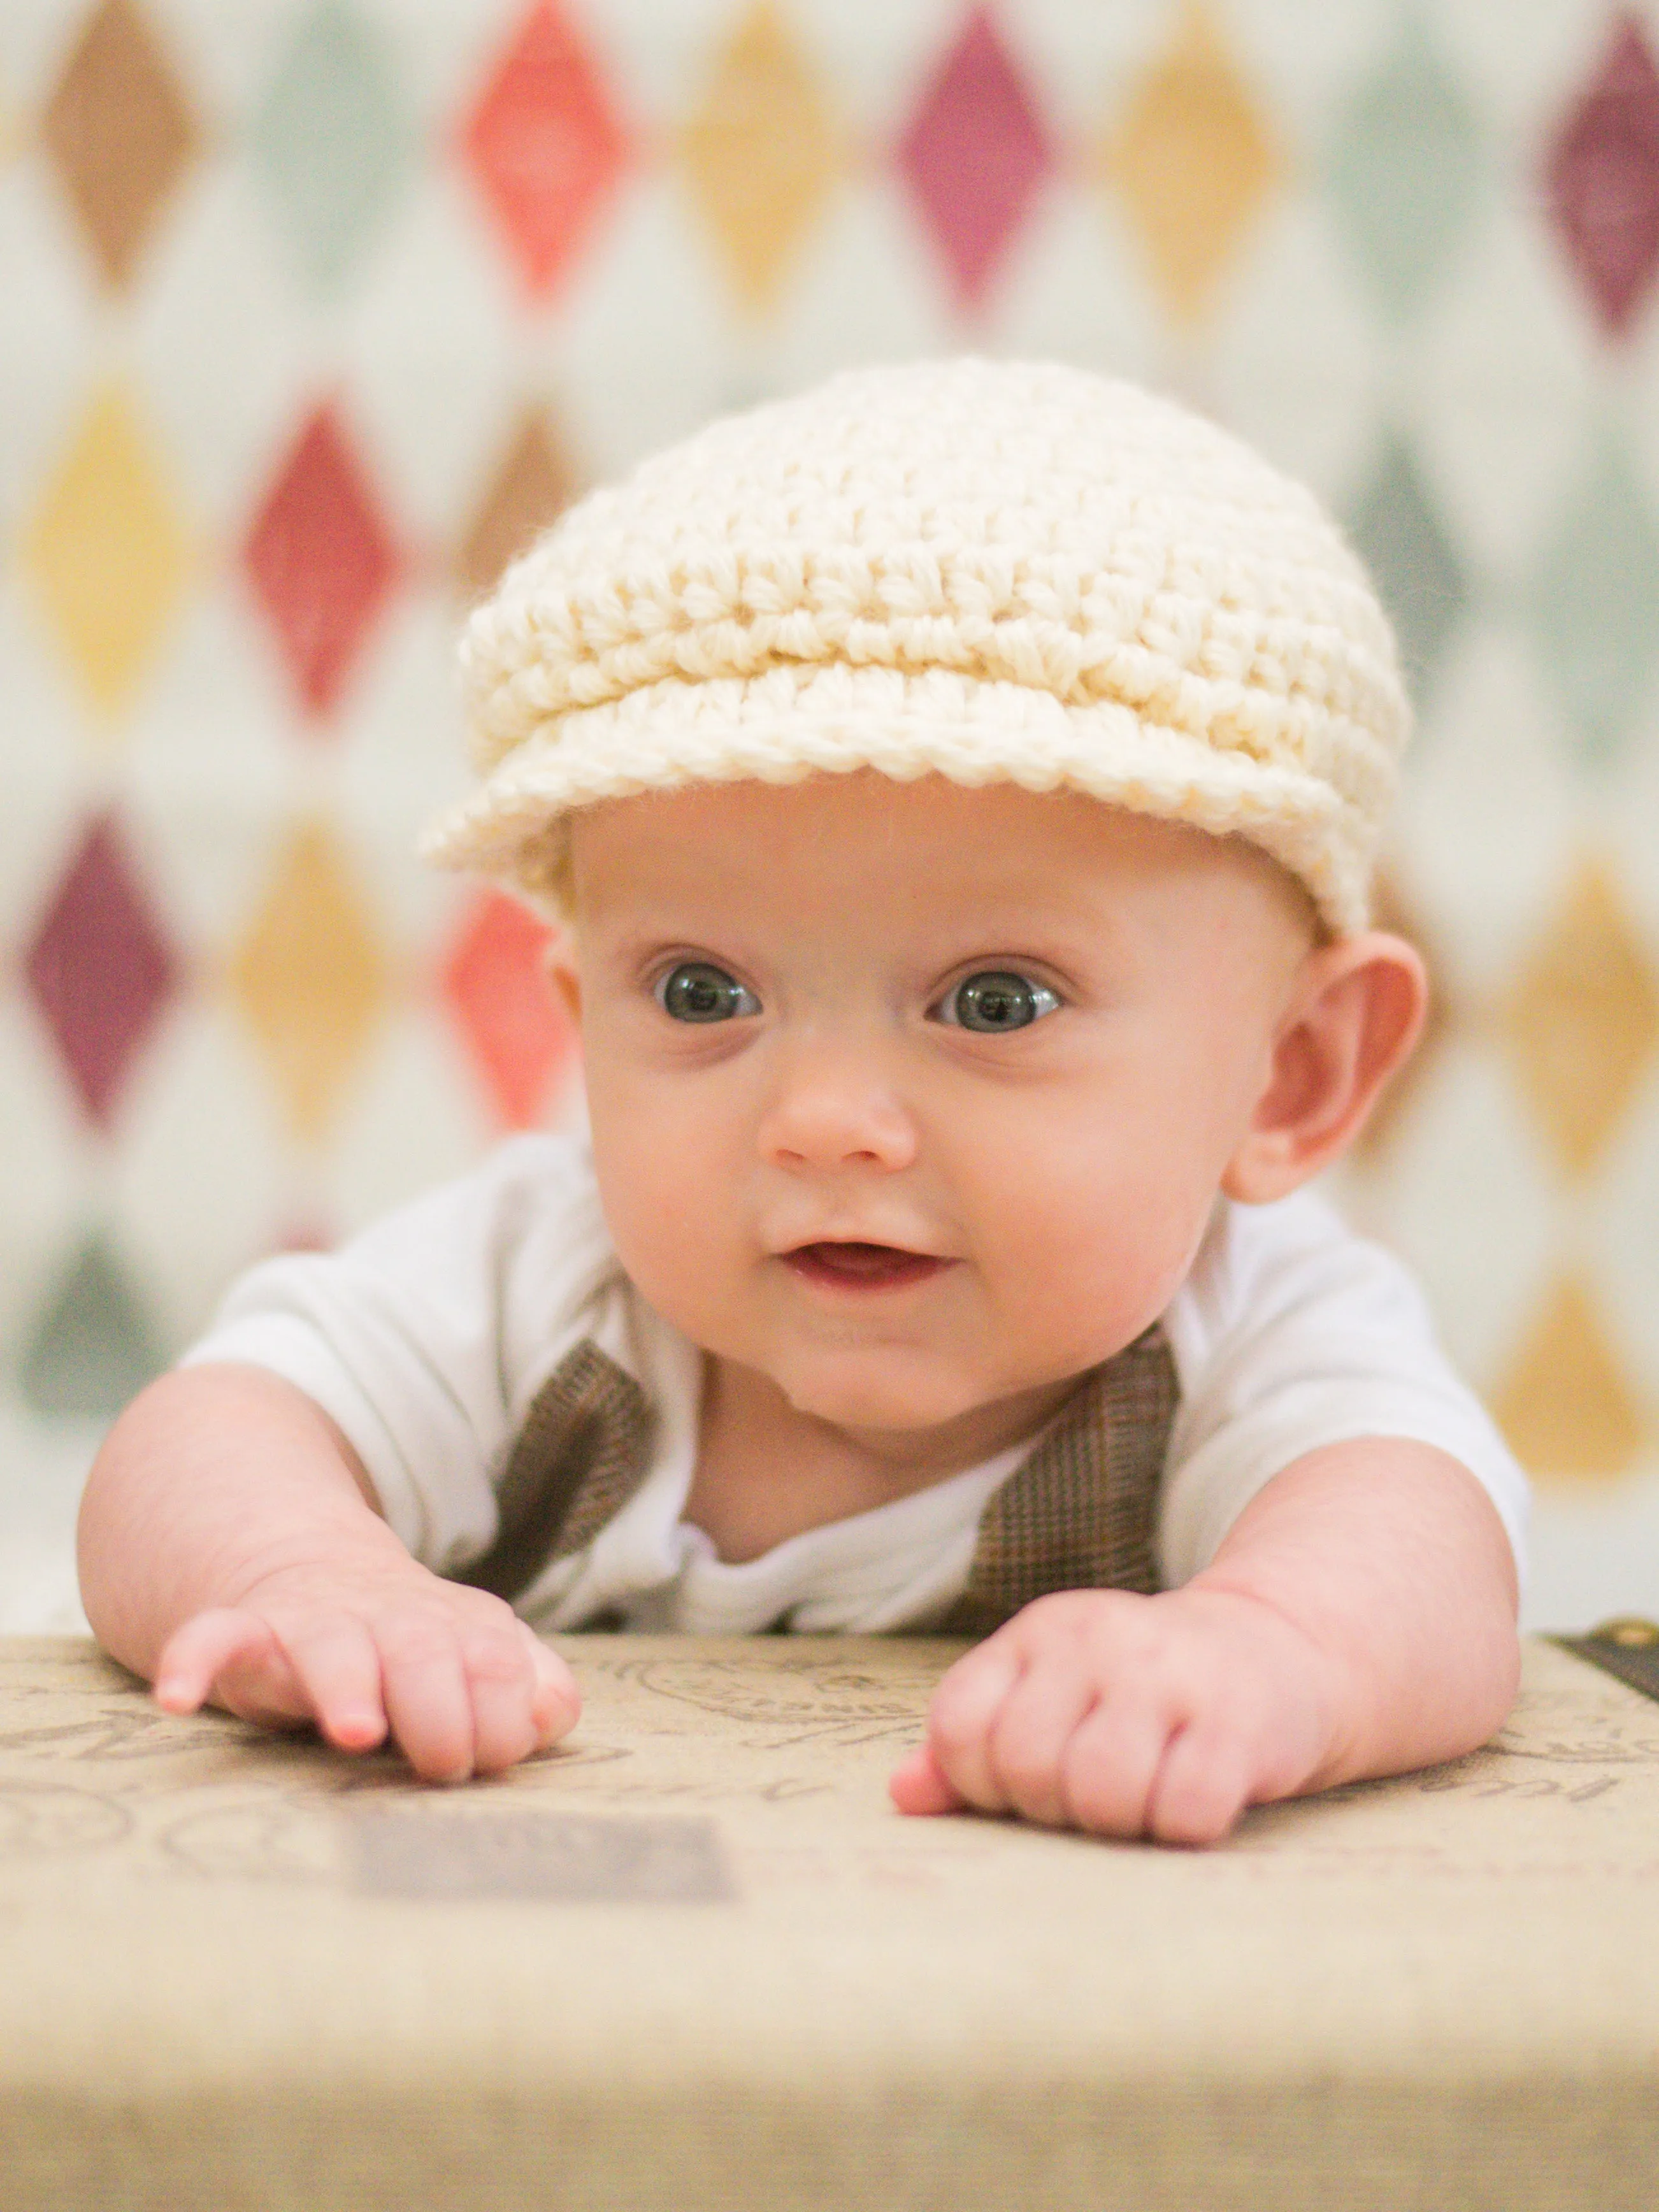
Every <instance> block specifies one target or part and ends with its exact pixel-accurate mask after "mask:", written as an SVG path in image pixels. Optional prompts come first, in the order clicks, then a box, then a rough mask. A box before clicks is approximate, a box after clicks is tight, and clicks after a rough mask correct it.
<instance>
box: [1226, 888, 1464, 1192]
mask: <svg viewBox="0 0 1659 2212" xmlns="http://www.w3.org/2000/svg"><path fill="white" fill-rule="evenodd" d="M1428 999H1429V986H1428V978H1427V976H1426V975H1425V972H1424V968H1423V962H1422V957H1421V956H1420V955H1419V952H1418V951H1417V950H1416V948H1415V947H1414V946H1413V945H1408V944H1407V942H1406V940H1405V939H1404V938H1403V937H1393V936H1390V935H1389V934H1388V933H1386V932H1385V931H1383V930H1370V931H1367V932H1366V933H1365V934H1364V936H1361V937H1350V938H1346V939H1343V941H1342V942H1341V943H1340V944H1338V945H1321V946H1319V947H1318V948H1317V949H1316V951H1312V952H1310V954H1309V955H1308V957H1307V959H1306V960H1305V961H1304V963H1303V965H1302V968H1301V969H1300V970H1299V972H1298V974H1297V981H1296V987H1295V988H1294V990H1293V992H1292V994H1291V1000H1290V1002H1289V1004H1288V1006H1286V1008H1285V1013H1284V1015H1283V1016H1282V1018H1281V1019H1280V1022H1279V1027H1278V1029H1277V1030H1276V1031H1275V1032H1274V1036H1273V1050H1272V1055H1271V1058H1270V1060H1269V1063H1268V1069H1267V1082H1266V1084H1265V1085H1264V1087H1263V1090H1262V1093H1261V1097H1260V1099H1259V1100H1258V1101H1257V1103H1256V1109H1255V1115H1253V1117H1252V1119H1251V1123H1250V1127H1249V1133H1248V1134H1247V1135H1246V1137H1245V1139H1244V1140H1243V1143H1242V1144H1241V1145H1240V1146H1239V1147H1238V1149H1237V1152H1235V1153H1234V1154H1233V1157H1232V1158H1231V1160H1230V1161H1229V1162H1228V1164H1227V1171H1226V1173H1225V1175H1224V1176H1223V1177H1222V1179H1221V1188H1223V1190H1224V1191H1225V1192H1226V1194H1227V1195H1228V1197H1229V1198H1237V1199H1240V1200H1243V1201H1244V1202H1245V1203H1246V1204H1248V1205H1256V1206H1259V1205H1262V1204H1264V1203H1265V1202H1266V1201H1267V1200H1270V1199H1275V1198H1283V1197H1285V1195H1286V1194H1287V1193H1288V1192H1290V1191H1292V1190H1294V1189H1295V1188H1297V1185H1298V1184H1299V1183H1304V1182H1307V1181H1308V1180H1309V1178H1310V1176H1316V1175H1317V1174H1318V1173H1319V1171H1320V1170H1321V1169H1322V1168H1324V1167H1328V1166H1329V1164H1330V1163H1331V1162H1332V1161H1333V1160H1334V1159H1335V1158H1338V1156H1339V1155H1340V1153H1342V1152H1346V1149H1347V1147H1348V1146H1350V1145H1351V1144H1352V1142H1353V1140H1354V1139H1355V1138H1356V1137H1357V1136H1358V1134H1359V1132H1360V1130H1361V1129H1362V1128H1363V1127H1364V1122H1365V1117H1366V1115H1368V1114H1369V1113H1370V1110H1371V1108H1372V1106H1373V1105H1374V1104H1375V1103H1376V1097H1377V1094H1378V1092H1379V1091H1381V1090H1382V1088H1383V1085H1384V1084H1385V1083H1386V1082H1387V1081H1388V1079H1389V1077H1390V1076H1391V1075H1392V1074H1393V1073H1394V1072H1395V1068H1397V1067H1398V1066H1400V1065H1401V1062H1402V1061H1403V1060H1406V1059H1407V1057H1408V1056H1409V1054H1410V1052H1411V1048H1412V1047H1413V1045H1414V1044H1415V1043H1416V1042H1417V1038H1418V1034H1419V1030H1421V1029H1422V1026H1423V1017H1424V1014H1425V1012H1426V1010H1427V1007H1428Z"/></svg>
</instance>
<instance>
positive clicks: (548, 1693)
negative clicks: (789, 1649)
mask: <svg viewBox="0 0 1659 2212" xmlns="http://www.w3.org/2000/svg"><path fill="white" fill-rule="evenodd" d="M79 1541H80V1565H81V1586H82V1600H83V1602H84V1603H85V1606H86V1610H87V1617H88V1620H89V1621H90V1622H91V1624H92V1626H93V1629H94V1632H95V1633H96V1635H97V1637H98V1638H99V1640H100V1643H101V1644H103V1645H104V1647H105V1649H106V1650H108V1651H110V1652H111V1653H112V1655H113V1656H115V1657H116V1658H117V1659H118V1660H120V1661H121V1662H123V1664H124V1665H125V1666H128V1667H130V1668H132V1669H133V1671H134V1672H135V1673H137V1674H143V1675H144V1676H146V1677H147V1678H148V1679H149V1680H152V1681H153V1682H154V1683H155V1694H156V1697H157V1699H159V1701H160V1702H161V1704H162V1705H165V1706H166V1707H167V1710H168V1711H170V1712H179V1713H185V1712H193V1711H196V1709H197V1707H198V1706H199V1705H202V1704H203V1703H204V1702H205V1701H206V1700H208V1699H212V1700H213V1702H215V1703H216V1704H218V1705H222V1706H224V1707H225V1708H226V1709H227V1711H230V1712H233V1713H237V1714H240V1716H241V1717H243V1718H245V1719H247V1720H253V1721H258V1722H262V1723H265V1724H267V1725H270V1726H276V1727H287V1726H292V1725H295V1724H296V1723H304V1722H307V1721H314V1722H315V1723H316V1724H317V1726H318V1727H319V1729H321V1731H322V1733H323V1734H324V1735H325V1736H326V1737H327V1739H328V1740H329V1741H330V1742H331V1743H333V1744H336V1745H337V1746H338V1747H340V1748H341V1749H342V1750H345V1751H365V1750H368V1749H370V1748H372V1747H374V1745H376V1744H378V1743H380V1742H381V1741H384V1740H385V1738H386V1736H387V1735H391V1736H392V1738H393V1739H394V1740H395V1741H397V1742H398V1744H399V1745H400V1746H401V1747H402V1748H403V1750H404V1753H405V1755H406V1756H407V1757H408V1759H409V1760H410V1764H411V1765H413V1766H414V1767H415V1769H416V1771H417V1772H418V1773H419V1774H421V1775H422V1776H423V1777H424V1778H426V1779H427V1780H428V1781H434V1782H441V1781H457V1780H459V1779H461V1778H464V1777H465V1776H466V1775H468V1774H472V1773H480V1774H483V1773H493V1772H495V1771H498V1770H499V1769H501V1768H503V1767H506V1766H510V1765H513V1762H514V1761H515V1760H517V1759H522V1758H524V1757H525V1755H526V1753H529V1752H531V1751H533V1750H536V1749H538V1748H542V1747H545V1746H546V1745H548V1744H550V1743H552V1742H554V1741H556V1740H557V1738H558V1737H560V1736H561V1735H563V1734H564V1733H565V1732H566V1730H567V1729H569V1728H570V1727H571V1726H572V1725H573V1723H574V1721H575V1718H576V1713H577V1708H578V1699H577V1693H576V1688H575V1685H574V1681H573V1680H572V1679H571V1676H570V1674H569V1671H568V1668H566V1667H565V1666H564V1665H563V1663H562V1661H560V1660H559V1659H557V1658H556V1656H554V1654H553V1653H552V1652H550V1650H547V1648H546V1647H545V1646H544V1644H541V1643H540V1642H539V1641H538V1638H536V1637H535V1636H534V1635H533V1633H532V1632H531V1630H530V1629H529V1628H528V1627H526V1626H525V1624H524V1623H523V1622H522V1621H520V1620H517V1619H516V1618H515V1617H514V1615H513V1612H512V1610H511V1608H510V1607H507V1605H505V1604H503V1603H502V1601H501V1600H500V1599H499V1598H495V1597H492V1596H490V1595H489V1594H488V1593H487V1592H485V1591H483V1590H477V1589H468V1588H465V1586H463V1585H462V1584H459V1583H449V1582H445V1581H443V1580H442V1579H441V1577H438V1576H436V1575H435V1574H433V1573H431V1572H430V1571H428V1569H427V1568H425V1567H423V1566H422V1565H420V1564H419V1563H418V1562H417V1561H416V1560H415V1559H411V1558H410V1554H409V1553H408V1552H407V1551H406V1550H405V1549H404V1547H403V1545H402V1544H401V1543H400V1542H399V1541H398V1538H397V1537H396V1536H395V1535H394V1534H393V1533H392V1530H391V1528H388V1527H387V1525H386V1522H385V1521H384V1520H383V1519H382V1518H381V1517H380V1513H379V1511H378V1510H377V1505H376V1501H375V1498H374V1487H373V1485H372V1484H371V1482H370V1480H369V1478H368V1474H366V1472H365V1471H364V1468H363V1466H362V1461H361V1460H360V1459H359V1457H358V1455H357V1454H356V1452H355V1451H354V1450H353V1449H352V1448H351V1446H350V1444H349V1443H348V1442H347V1441H346V1438H345V1437H344V1436H343V1434H342V1433H341V1431H340V1430H339V1429H338V1428H337V1426H336V1425H335V1424H334V1423H333V1421H331V1419H329V1417H328V1416H327V1415H326V1414H325V1413H323V1412H322V1410H321V1409H320V1408H319V1407H318V1406H316V1405H315V1404H313V1401H311V1400H310V1399H309V1398H307V1396H306V1395H304V1393H303V1392H301V1390H299V1389H296V1388H295V1386H294V1385H293V1384H292V1383H287V1382H284V1381H283V1380H282V1378H281V1377H279V1376H276V1375H275V1374H271V1373H269V1372H266V1371H265V1370H262V1369H259V1368H257V1367H252V1366H241V1365H234V1364H228V1363H227V1364H203V1365H198V1366H193V1367H186V1368H183V1369H180V1370H177V1371H175V1372H174V1373H173V1374H170V1375H166V1376H162V1377H161V1381H160V1382H158V1383H154V1384H152V1385H151V1387H150V1388H149V1389H148V1390H146V1391H145V1392H144V1393H143V1395H142V1396H141V1397H139V1398H137V1399H136V1400H135V1401H134V1402H133V1403H132V1404H131V1406H130V1407H128V1408H127V1410H126V1412H125V1413H124V1414H123V1415H122V1416H121V1418H120V1419H119V1420H118V1422H117V1423H116V1424H115V1426H114V1427H113V1428H112V1430H111V1431H110V1434H109V1436H108V1437H107V1439H106V1442H105V1444H104V1447H103V1449H102V1450H101V1451H100V1453H99V1455H98V1458H97V1461H96V1462H95V1464H94V1468H93V1470H92V1474H91V1475H90V1477H89V1478H88V1484H87V1490H86V1495H85V1498H84V1499H83V1501H82V1508H81V1524H80V1540H79Z"/></svg>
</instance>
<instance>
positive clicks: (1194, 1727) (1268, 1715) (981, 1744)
mask: <svg viewBox="0 0 1659 2212" xmlns="http://www.w3.org/2000/svg"><path fill="white" fill-rule="evenodd" d="M1337 1690H1338V1686H1337V1685H1336V1684H1335V1682H1334V1680H1333V1679H1332V1671H1331V1662H1329V1661H1328V1659H1327V1658H1326V1657H1325V1656H1324V1655H1323V1654H1322V1652H1321V1650H1320V1649H1319V1647H1318V1646H1317V1645H1316V1644H1315V1643H1314V1642H1313V1640H1312V1639H1311V1638H1310V1637H1309V1636H1308V1635H1307V1634H1306V1633H1305V1632H1304V1631H1303V1630H1301V1629H1299V1628H1297V1626H1295V1625H1294V1624H1293V1623H1292V1622H1291V1621H1290V1620H1286V1619H1285V1617H1284V1615H1282V1614H1281V1613H1277V1612H1275V1611H1274V1610H1273V1608H1272V1607H1270V1606H1267V1605H1266V1604H1264V1603H1263V1602H1262V1601H1260V1600H1259V1599H1256V1598H1252V1597H1247V1596H1244V1595H1240V1594H1237V1593H1235V1592H1233V1591H1231V1590H1221V1589H1197V1588H1192V1589H1179V1590H1170V1591H1167V1592H1165V1593H1164V1594H1163V1595H1159V1596H1157V1597H1139V1596H1135V1595H1132V1594H1131V1593H1129V1592H1127V1591H1125V1590H1063V1591H1059V1592H1057V1593H1055V1595H1053V1596H1051V1597H1043V1598H1039V1599H1037V1600H1036V1602H1035V1603H1034V1604H1031V1605H1028V1606H1027V1607H1025V1608H1024V1611H1023V1612H1021V1613H1017V1614H1016V1615H1015V1617H1014V1618H1013V1620H1011V1621H1009V1622H1007V1623H1006V1626H1003V1627H1001V1628H1000V1629H999V1630H998V1631H997V1632H996V1633H995V1634H994V1636H991V1637H988V1638H987V1639H986V1641H985V1642H984V1643H983V1644H978V1645H976V1646H975V1649H974V1650H971V1651H969V1653H967V1655H966V1656H964V1657H963V1658H961V1659H959V1660H958V1661H957V1663H956V1665H955V1666H954V1667H952V1668H951V1670H950V1672H949V1673H948V1674H946V1675H945V1679H944V1680H943V1681H942V1682H941V1683H940V1684H939V1688H938V1689H937V1690H936V1691H935V1692H934V1695H933V1706H932V1709H931V1711H929V1714H928V1717H927V1741H925V1743H923V1744H922V1745H921V1747H919V1748H918V1749H917V1750H916V1751H915V1752H914V1753H912V1754H911V1756H910V1757H909V1758H908V1759H907V1760H906V1761H905V1762H904V1764H903V1765H902V1766H901V1767H900V1768H899V1770H898V1771H897V1772H896V1774H895V1775H894V1777H893V1779H892V1783H891V1790H892V1795H893V1799H894V1802H895V1803H896V1805H897V1806H898V1808H899V1809H900V1811H901V1812H904V1813H948V1812H956V1811H959V1810H961V1809H963V1808H965V1807H976V1808H979V1809H980V1810H981V1811H983V1812H987V1813H1008V1812H1012V1813H1021V1814H1024V1816H1025V1818H1026V1819H1027V1820H1039V1821H1042V1822H1043V1823H1045V1824H1046V1825H1048V1826H1052V1827H1063V1828H1085V1829H1089V1830H1091V1831H1092V1832H1094V1833H1096V1834H1097V1835H1103V1836H1152V1837H1156V1838H1158V1840H1159V1841H1160V1842H1163V1843H1170V1844H1211V1843H1214V1842H1216V1841H1217V1840H1218V1838H1220V1837H1222V1836H1225V1834H1226V1832H1227V1831H1228V1829H1229V1828H1231V1826H1232V1825H1233V1823H1234V1821H1235V1820H1237V1818H1238V1816H1239V1814H1241V1813H1242V1812H1243V1809H1244V1808H1245V1807H1246V1806H1247V1805H1252V1804H1258V1803H1261V1802H1266V1801H1267V1800H1268V1799H1271V1798H1275V1797H1287V1796H1292V1795H1294V1794H1295V1793H1296V1792H1297V1790H1301V1789H1303V1788H1304V1787H1306V1786H1307V1785H1308V1784H1310V1783H1312V1782H1314V1781H1315V1778H1316V1776H1317V1775H1318V1774H1319V1773H1320V1772H1321V1771H1323V1770H1325V1769H1326V1768H1327V1767H1328V1765H1329V1763H1330V1759H1331V1753H1332V1751H1333V1741H1332V1740H1333V1737H1334V1732H1335V1727H1336V1722H1335V1715H1336V1712H1337V1711H1338V1707H1339V1699H1338V1695H1337Z"/></svg>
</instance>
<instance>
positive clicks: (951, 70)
mask: <svg viewBox="0 0 1659 2212" xmlns="http://www.w3.org/2000/svg"><path fill="white" fill-rule="evenodd" d="M898 163H899V167H900V169H901V170H902V173H903V174H904V176H905V177H906V178H907V179H908V182H909V185H910V187H911V189H912V191H914V192H915V196H916V200H917V203H918V204H919V205H920V207H921V211H922V214H923V216H924V217H925V218H926V220H927V225H928V228H930V229H931V230H932V232H933V236H934V238H935V240H937V242H938V245H939V250H940V252H942V253H943V254H944V256H945V264H946V266H947V267H948V268H949V270H950V272H951V279H952V282H953V283H954V284H955V287H956V292H957V301H958V303H959V304H960V305H961V306H962V307H963V308H965V309H972V308H974V307H978V306H979V304H980V303H981V301H982V299H983V297H984V295H985V292H986V289H987V286H988V285H989V283H990V282H991V279H992V277H993V276H994V274H995V272H996V270H997V268H998V266H999V264H1000V262H1001V261H1002V259H1003V258H1004V256H1005V255H1006V252H1007V251H1008V248H1009V247H1010V246H1011V245H1012V243H1013V239H1014V234H1015V233H1016V232H1017V231H1018V228H1019V227H1020V225H1021V223H1022V222H1024V220H1025V217H1026V216H1027V215H1028V213H1029V212H1030V208H1031V205H1032V203H1033V201H1034V200H1035V199H1036V195H1037V192H1038V191H1039V190H1040V189H1041V186H1042V182H1043V179H1044V178H1045V177H1046V176H1047V174H1048V172H1049V170H1050V169H1051V168H1052V167H1054V152H1053V149H1052V148H1051V146H1050V144H1049V141H1048V133H1047V131H1045V130H1044V129H1043V126H1042V118H1041V117H1040V116H1039V115H1038V113H1037V112H1036V107H1035V106H1034V105H1033V103H1032V100H1031V97H1030V93H1029V92H1028V91H1027V90H1026V88H1025V85H1024V82H1023V80H1022V79H1021V77H1020V76H1019V73H1018V70H1016V69H1015V67H1014V64H1013V61H1012V58H1011V57H1010V55H1009V52H1008V49H1007V47H1006V46H1005V45H1004V43H1003V41H1002V40H1001V38H1000V36H999V35H998V32H997V28H996V26H995V24H994V21H992V18H991V11H990V9H988V8H984V7H981V8H975V9H974V11H973V13H972V14H971V15H969V18H968V21H967V22H966V23H965V24H964V26H963V32H962V35H961V37H960V38H959V39H958V40H957V42H956V44H955V46H952V47H951V51H950V52H949V53H948V54H947V55H946V56H945V59H944V61H943V62H942V63H941V64H940V65H939V70H938V72H937V74H936V75H935V76H934V77H933V82H931V84H929V86H928V88H927V91H926V92H925V93H924V94H923V95H922V99H921V105H920V106H918V108H917V109H916V112H915V116H914V117H913V118H912V119H911V122H910V126H909V128H908V131H906V132H905V134H904V136H903V137H902V139H901V141H900V142H899V149H898Z"/></svg>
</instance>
